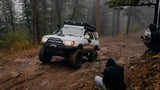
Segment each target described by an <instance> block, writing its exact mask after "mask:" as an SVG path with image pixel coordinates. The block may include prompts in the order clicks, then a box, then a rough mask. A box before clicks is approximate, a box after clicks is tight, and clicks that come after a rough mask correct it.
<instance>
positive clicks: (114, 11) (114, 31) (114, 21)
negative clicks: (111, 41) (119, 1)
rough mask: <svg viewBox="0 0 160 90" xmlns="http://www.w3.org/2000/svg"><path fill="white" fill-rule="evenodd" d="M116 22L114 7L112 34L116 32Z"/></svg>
mask: <svg viewBox="0 0 160 90" xmlns="http://www.w3.org/2000/svg"><path fill="white" fill-rule="evenodd" d="M114 24H115V10H114V9H113V15H112V36H114V32H115V30H114V29H115V28H114V26H115V25H114Z"/></svg>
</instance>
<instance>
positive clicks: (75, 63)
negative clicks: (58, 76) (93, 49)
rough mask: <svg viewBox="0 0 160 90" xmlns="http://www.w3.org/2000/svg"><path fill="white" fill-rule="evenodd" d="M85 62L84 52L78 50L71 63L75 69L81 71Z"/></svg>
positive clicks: (71, 57) (72, 56) (72, 55)
mask: <svg viewBox="0 0 160 90" xmlns="http://www.w3.org/2000/svg"><path fill="white" fill-rule="evenodd" d="M82 60H83V53H82V50H80V49H78V50H77V51H76V52H75V53H73V54H71V56H70V63H71V64H72V66H73V67H74V68H75V69H79V68H80V67H81V64H82Z"/></svg>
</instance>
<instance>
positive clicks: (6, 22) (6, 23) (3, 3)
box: [2, 0, 8, 28]
mask: <svg viewBox="0 0 160 90" xmlns="http://www.w3.org/2000/svg"><path fill="white" fill-rule="evenodd" d="M5 5H6V3H5V0H2V9H3V11H2V12H3V14H4V20H5V25H6V27H7V28H8V19H7V14H6V11H5Z"/></svg>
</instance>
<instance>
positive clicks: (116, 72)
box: [95, 58, 126, 90]
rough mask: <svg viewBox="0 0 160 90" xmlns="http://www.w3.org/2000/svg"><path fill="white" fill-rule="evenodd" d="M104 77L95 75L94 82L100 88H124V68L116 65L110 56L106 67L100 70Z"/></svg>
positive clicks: (120, 89)
mask: <svg viewBox="0 0 160 90" xmlns="http://www.w3.org/2000/svg"><path fill="white" fill-rule="evenodd" d="M102 74H103V75H104V77H103V78H102V77H100V76H96V77H95V82H96V84H97V85H98V86H99V87H101V89H102V90H125V88H126V87H125V83H124V68H123V67H121V66H118V65H116V63H115V61H114V60H113V59H112V58H110V59H108V61H107V64H106V68H105V69H104V71H103V72H102Z"/></svg>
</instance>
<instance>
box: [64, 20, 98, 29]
mask: <svg viewBox="0 0 160 90" xmlns="http://www.w3.org/2000/svg"><path fill="white" fill-rule="evenodd" d="M64 24H67V25H76V26H84V28H85V29H86V30H88V31H91V32H97V31H96V29H97V28H96V26H94V25H91V24H88V23H85V22H78V21H64Z"/></svg>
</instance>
